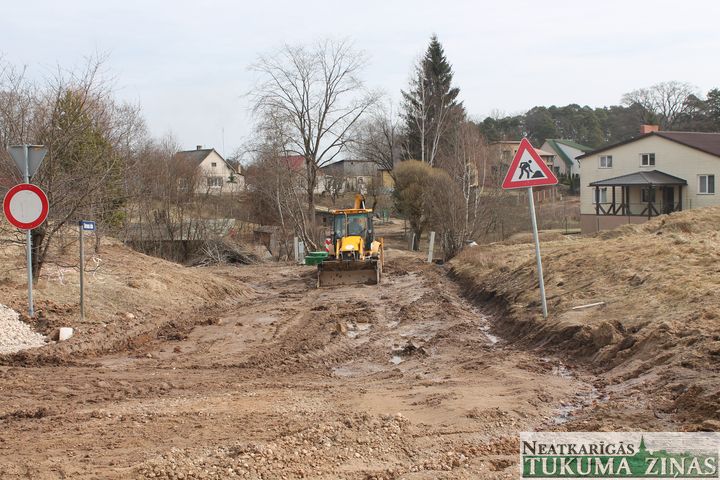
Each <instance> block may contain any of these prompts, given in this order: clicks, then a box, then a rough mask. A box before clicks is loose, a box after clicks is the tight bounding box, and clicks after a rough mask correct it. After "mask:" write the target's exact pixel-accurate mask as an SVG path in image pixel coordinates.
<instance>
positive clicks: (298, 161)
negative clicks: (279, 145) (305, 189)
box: [285, 155, 305, 171]
mask: <svg viewBox="0 0 720 480" xmlns="http://www.w3.org/2000/svg"><path fill="white" fill-rule="evenodd" d="M285 161H286V162H287V164H288V168H289V169H290V170H296V171H297V170H300V169H302V168H304V167H305V157H304V156H302V155H287V156H285Z"/></svg>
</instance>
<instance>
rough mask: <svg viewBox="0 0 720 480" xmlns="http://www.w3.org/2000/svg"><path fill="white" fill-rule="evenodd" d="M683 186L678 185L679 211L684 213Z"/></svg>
mask: <svg viewBox="0 0 720 480" xmlns="http://www.w3.org/2000/svg"><path fill="white" fill-rule="evenodd" d="M682 187H683V186H682V185H678V211H679V212H682Z"/></svg>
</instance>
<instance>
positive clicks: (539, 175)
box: [502, 138, 558, 190]
mask: <svg viewBox="0 0 720 480" xmlns="http://www.w3.org/2000/svg"><path fill="white" fill-rule="evenodd" d="M557 183H558V179H557V177H556V176H555V174H554V173H553V172H552V170H551V169H550V167H548V166H547V165H546V164H545V162H544V161H543V159H542V158H540V155H538V153H537V152H536V151H535V149H534V148H533V146H532V145H530V142H529V141H528V139H527V138H523V139H522V141H521V142H520V146H519V147H518V151H517V153H516V154H515V158H513V161H512V163H511V164H510V168H509V169H508V172H507V175H505V180H503V184H502V188H504V189H506V190H507V189H511V188H527V187H537V186H540V185H556V184H557Z"/></svg>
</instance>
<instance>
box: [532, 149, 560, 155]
mask: <svg viewBox="0 0 720 480" xmlns="http://www.w3.org/2000/svg"><path fill="white" fill-rule="evenodd" d="M535 153H537V154H538V155H540V156H541V157H553V156H555V154H554V153H552V152H546V151H545V150H540V149H539V148H536V149H535Z"/></svg>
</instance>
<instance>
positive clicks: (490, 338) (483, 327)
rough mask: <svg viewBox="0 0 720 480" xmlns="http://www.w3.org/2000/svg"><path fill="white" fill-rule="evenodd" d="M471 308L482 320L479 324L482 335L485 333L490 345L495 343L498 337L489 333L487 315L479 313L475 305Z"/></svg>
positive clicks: (498, 339)
mask: <svg viewBox="0 0 720 480" xmlns="http://www.w3.org/2000/svg"><path fill="white" fill-rule="evenodd" d="M471 310H472V312H473V314H475V315H477V316H478V317H480V319H481V320H482V322H483V324H482V325H480V327H479V328H480V331H481V332H482V333H483V335H485V338H487V341H488V342H490V345H495V344H497V343H498V342H499V341H500V337H497V336H495V335H493V334H492V333H490V322H489V321H488V317H487V315H485V314H483V313H481V312H480V310H478V309H477V308H475V307H472V308H471Z"/></svg>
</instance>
